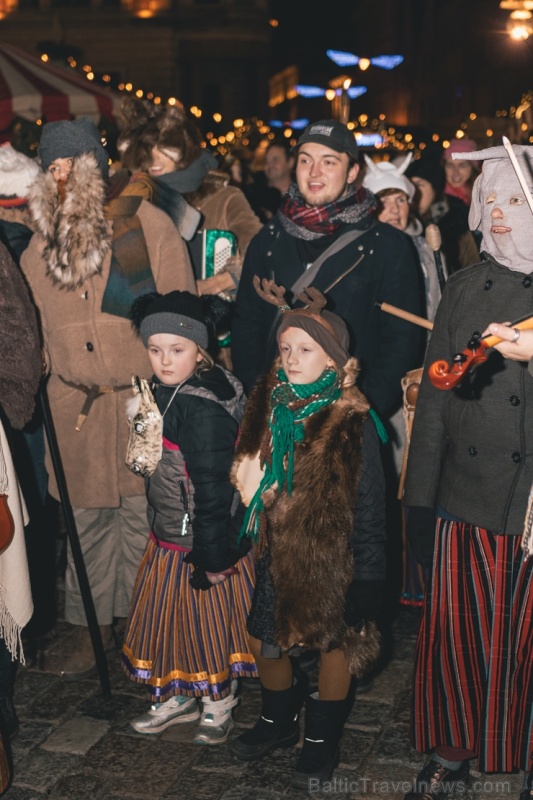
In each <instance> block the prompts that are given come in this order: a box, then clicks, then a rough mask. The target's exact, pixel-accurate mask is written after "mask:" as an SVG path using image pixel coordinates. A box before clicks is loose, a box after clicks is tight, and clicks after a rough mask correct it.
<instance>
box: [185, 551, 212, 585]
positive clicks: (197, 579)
mask: <svg viewBox="0 0 533 800" xmlns="http://www.w3.org/2000/svg"><path fill="white" fill-rule="evenodd" d="M185 560H187V559H185ZM189 583H190V584H191V586H192V588H193V589H201V590H202V591H207V590H208V589H210V588H211V587H212V585H213V584H212V583H211V581H210V580H209V578H208V577H207V575H206V574H205V569H202V568H201V567H195V568H194V572H193V573H192V575H191V577H190V578H189Z"/></svg>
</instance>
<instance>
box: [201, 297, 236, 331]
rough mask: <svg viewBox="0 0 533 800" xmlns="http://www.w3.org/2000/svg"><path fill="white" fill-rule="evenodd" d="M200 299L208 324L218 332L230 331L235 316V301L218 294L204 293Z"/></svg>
mask: <svg viewBox="0 0 533 800" xmlns="http://www.w3.org/2000/svg"><path fill="white" fill-rule="evenodd" d="M200 300H201V303H202V311H203V313H204V316H205V321H206V325H207V326H208V327H211V328H212V329H213V330H214V331H215V333H217V334H218V333H225V332H226V331H229V329H230V327H231V320H232V318H233V303H232V302H231V300H224V299H223V298H222V297H219V295H218V294H203V295H202V296H201V297H200Z"/></svg>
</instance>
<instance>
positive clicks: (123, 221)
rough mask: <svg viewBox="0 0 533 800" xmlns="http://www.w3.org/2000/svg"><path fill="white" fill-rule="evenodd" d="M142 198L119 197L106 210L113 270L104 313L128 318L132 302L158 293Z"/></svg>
mask: <svg viewBox="0 0 533 800" xmlns="http://www.w3.org/2000/svg"><path fill="white" fill-rule="evenodd" d="M140 204H141V198H140V197H117V198H116V199H115V200H111V201H110V202H109V203H108V204H107V205H106V207H105V212H106V218H107V219H111V220H113V243H112V248H111V267H110V269H109V277H108V279H107V284H106V287H105V291H104V296H103V298H102V311H103V312H104V313H106V314H113V315H114V316H116V317H125V318H126V319H128V318H129V313H130V309H131V306H132V304H133V301H134V300H135V299H136V298H137V297H139V296H140V295H141V294H146V293H147V292H154V291H155V282H154V277H153V275H152V268H151V266H150V254H149V253H148V247H147V245H146V240H145V238H144V233H143V229H142V225H141V221H140V219H139V217H138V216H137V215H136V213H135V212H136V211H137V210H138V208H139V206H140Z"/></svg>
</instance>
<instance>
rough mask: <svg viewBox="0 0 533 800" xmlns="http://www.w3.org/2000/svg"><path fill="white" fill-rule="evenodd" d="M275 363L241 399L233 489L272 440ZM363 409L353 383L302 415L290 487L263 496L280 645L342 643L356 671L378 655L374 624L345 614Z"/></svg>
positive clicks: (365, 406)
mask: <svg viewBox="0 0 533 800" xmlns="http://www.w3.org/2000/svg"><path fill="white" fill-rule="evenodd" d="M276 369H277V365H275V366H274V368H273V370H272V371H271V372H270V373H269V374H268V375H266V376H264V377H263V378H262V379H261V380H260V381H259V382H258V384H257V386H256V388H255V389H254V391H253V392H252V394H251V396H250V400H249V402H248V405H247V407H246V411H245V415H244V420H243V424H242V428H241V433H240V437H239V442H238V445H237V451H236V457H235V462H234V466H233V470H232V479H233V481H234V484H235V485H236V486H237V488H239V489H240V488H241V486H240V481H239V475H240V467H242V466H243V465H244V463H245V462H246V461H247V460H250V461H253V460H254V459H255V457H256V456H257V454H258V453H259V452H260V451H261V453H265V450H266V451H267V452H268V450H269V447H270V434H269V429H268V417H269V398H270V393H271V390H272V387H273V385H274V382H275V370H276ZM367 411H368V403H367V402H366V400H365V398H364V397H363V395H362V394H361V393H360V392H359V390H358V389H357V388H356V387H355V386H350V387H348V388H345V389H343V393H342V396H341V397H340V399H339V400H338V401H337V402H336V403H334V404H333V405H330V406H328V407H327V408H325V409H323V410H321V411H319V412H318V413H316V414H314V415H313V416H311V417H310V418H309V419H308V420H307V421H306V422H305V423H304V424H305V429H306V436H305V440H304V441H303V442H302V443H301V444H296V446H295V452H294V478H293V487H292V494H291V495H290V496H289V495H288V494H287V491H286V489H284V490H283V491H281V492H278V491H277V490H276V489H275V488H273V489H270V490H268V491H267V492H266V493H265V495H264V496H263V501H264V505H265V517H266V527H267V532H266V543H267V544H266V546H267V547H268V548H269V550H270V555H271V574H272V581H273V584H274V592H275V626H276V638H277V640H278V643H279V644H280V646H281V647H282V648H283V649H288V648H290V647H291V646H293V645H295V644H303V645H304V646H305V647H307V648H309V649H316V650H322V651H325V650H328V649H330V647H331V646H332V644H333V646H335V647H339V648H341V649H342V650H344V652H345V654H346V656H347V658H348V660H349V662H350V671H351V672H352V673H353V674H354V675H357V676H360V675H362V674H364V672H366V671H367V670H368V668H369V667H370V666H371V664H373V663H374V661H375V660H376V658H377V657H378V655H379V635H378V634H377V631H376V630H375V628H374V626H369V627H368V629H367V630H366V632H365V634H363V635H361V634H359V633H357V632H356V631H355V630H354V629H352V628H348V627H347V626H346V623H345V622H344V617H343V614H344V605H345V595H346V591H347V589H348V586H349V584H350V582H351V581H352V579H353V574H354V561H353V553H352V549H351V545H350V542H351V540H352V538H353V536H354V530H353V526H354V514H355V505H356V499H357V489H358V483H359V473H360V468H361V443H362V435H363V424H364V421H365V419H366V412H367ZM243 494H244V495H245V497H246V492H243ZM248 494H249V493H248ZM355 535H357V534H356V533H355Z"/></svg>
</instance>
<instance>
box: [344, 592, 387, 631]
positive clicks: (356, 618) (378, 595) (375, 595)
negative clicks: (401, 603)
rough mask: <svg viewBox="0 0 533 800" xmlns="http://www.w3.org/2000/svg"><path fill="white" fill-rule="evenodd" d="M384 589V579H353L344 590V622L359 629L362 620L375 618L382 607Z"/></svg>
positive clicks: (369, 620)
mask: <svg viewBox="0 0 533 800" xmlns="http://www.w3.org/2000/svg"><path fill="white" fill-rule="evenodd" d="M384 590H385V581H364V580H353V581H352V582H351V584H350V585H349V586H348V591H347V592H346V600H345V606H344V621H345V623H346V624H347V625H348V626H349V627H350V628H355V629H356V630H360V629H361V628H362V627H363V623H364V622H372V621H374V620H375V619H377V617H378V616H379V614H380V613H381V609H382V607H383V594H384Z"/></svg>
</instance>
